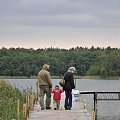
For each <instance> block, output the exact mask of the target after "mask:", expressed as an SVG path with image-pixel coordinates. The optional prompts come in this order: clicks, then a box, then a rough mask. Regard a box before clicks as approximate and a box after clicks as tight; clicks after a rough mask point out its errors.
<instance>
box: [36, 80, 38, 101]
mask: <svg viewBox="0 0 120 120" xmlns="http://www.w3.org/2000/svg"><path fill="white" fill-rule="evenodd" d="M37 102H38V80H37V81H36V103H37Z"/></svg>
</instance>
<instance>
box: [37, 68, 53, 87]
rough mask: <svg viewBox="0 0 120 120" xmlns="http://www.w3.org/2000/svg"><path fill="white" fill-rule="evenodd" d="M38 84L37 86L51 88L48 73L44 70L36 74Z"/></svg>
mask: <svg viewBox="0 0 120 120" xmlns="http://www.w3.org/2000/svg"><path fill="white" fill-rule="evenodd" d="M38 83H39V85H46V86H49V87H52V81H51V76H50V73H49V72H48V71H47V70H45V69H44V68H43V69H42V70H41V71H40V72H39V73H38Z"/></svg>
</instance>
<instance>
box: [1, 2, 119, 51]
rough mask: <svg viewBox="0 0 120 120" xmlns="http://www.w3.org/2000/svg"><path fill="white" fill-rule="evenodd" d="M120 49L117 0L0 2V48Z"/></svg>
mask: <svg viewBox="0 0 120 120" xmlns="http://www.w3.org/2000/svg"><path fill="white" fill-rule="evenodd" d="M76 46H79V47H91V46H94V47H108V46H111V47H112V48H113V47H117V48H120V0H0V48H2V47H6V48H10V47H15V48H16V47H24V48H34V49H38V48H45V47H46V48H48V47H54V48H56V47H58V48H66V49H68V48H72V47H76Z"/></svg>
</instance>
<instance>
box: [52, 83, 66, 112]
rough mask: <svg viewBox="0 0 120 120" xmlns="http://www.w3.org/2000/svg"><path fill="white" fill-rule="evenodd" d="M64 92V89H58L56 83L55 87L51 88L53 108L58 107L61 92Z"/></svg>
mask: <svg viewBox="0 0 120 120" xmlns="http://www.w3.org/2000/svg"><path fill="white" fill-rule="evenodd" d="M62 92H64V90H61V89H59V86H58V85H56V86H55V89H53V90H52V89H51V93H53V94H54V95H53V100H54V102H53V103H54V110H57V109H59V107H60V99H61V93H62Z"/></svg>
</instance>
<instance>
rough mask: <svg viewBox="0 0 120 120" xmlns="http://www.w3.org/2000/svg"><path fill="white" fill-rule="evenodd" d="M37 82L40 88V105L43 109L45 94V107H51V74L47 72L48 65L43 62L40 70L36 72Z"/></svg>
mask: <svg viewBox="0 0 120 120" xmlns="http://www.w3.org/2000/svg"><path fill="white" fill-rule="evenodd" d="M38 83H39V88H40V107H41V110H44V109H45V107H44V96H45V94H46V109H51V107H50V104H51V93H50V88H52V81H51V75H50V73H49V65H47V64H44V65H43V67H42V70H41V71H40V72H39V73H38Z"/></svg>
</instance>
